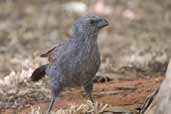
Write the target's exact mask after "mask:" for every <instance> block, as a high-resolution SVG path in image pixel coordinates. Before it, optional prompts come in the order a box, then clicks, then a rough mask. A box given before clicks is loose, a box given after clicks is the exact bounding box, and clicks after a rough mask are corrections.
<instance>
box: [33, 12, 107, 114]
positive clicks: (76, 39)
mask: <svg viewBox="0 0 171 114" xmlns="http://www.w3.org/2000/svg"><path fill="white" fill-rule="evenodd" d="M107 25H108V22H107V21H106V20H105V19H103V18H101V17H99V16H95V15H88V16H82V17H81V18H79V19H78V20H77V21H76V22H75V24H74V26H73V33H72V36H71V38H70V39H69V40H68V41H67V42H66V43H64V44H63V45H60V46H57V47H54V48H53V49H51V50H50V51H48V52H47V53H45V54H42V55H41V56H42V57H48V59H49V64H48V65H43V67H42V66H40V67H39V68H37V69H36V70H35V71H34V72H33V74H32V76H31V79H36V80H33V81H37V80H39V79H40V78H42V77H43V75H45V74H47V75H48V76H49V79H50V81H51V83H50V84H51V90H52V99H51V103H50V105H49V109H48V112H47V114H49V113H50V110H51V108H52V106H53V103H54V101H55V98H56V97H57V96H58V95H59V93H60V92H61V91H63V89H64V88H65V87H74V86H83V87H84V89H85V92H86V93H87V95H88V97H89V98H90V100H91V101H92V102H94V100H93V97H92V89H93V77H94V76H95V74H96V72H97V71H98V69H99V66H100V54H99V49H98V45H97V36H98V32H99V30H100V29H101V28H103V27H105V26H107ZM36 77H38V78H36Z"/></svg>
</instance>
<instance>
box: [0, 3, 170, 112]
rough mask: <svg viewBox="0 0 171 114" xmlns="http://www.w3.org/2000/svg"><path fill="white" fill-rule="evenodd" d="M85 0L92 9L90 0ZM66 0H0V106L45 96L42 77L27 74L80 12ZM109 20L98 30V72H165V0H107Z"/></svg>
mask: <svg viewBox="0 0 171 114" xmlns="http://www.w3.org/2000/svg"><path fill="white" fill-rule="evenodd" d="M81 1H82V2H84V3H85V4H86V5H87V7H88V10H87V11H86V13H92V12H94V10H93V8H92V7H93V4H95V1H93V0H91V1H86V0H81ZM67 2H68V1H66V0H0V63H1V64H0V109H2V108H3V109H4V108H16V107H23V106H25V105H24V104H29V103H30V102H33V101H34V102H35V101H37V100H47V99H48V98H49V92H50V90H49V89H48V88H49V87H48V82H47V80H46V79H44V80H42V81H40V82H38V83H36V84H33V83H32V82H30V80H29V76H30V74H31V72H32V71H33V69H34V68H36V67H37V66H39V65H40V64H43V63H46V61H47V60H46V59H42V58H39V55H40V54H41V53H43V52H45V51H47V50H48V49H49V48H51V47H53V46H55V45H56V44H60V43H62V42H64V41H65V40H67V39H68V38H69V36H70V34H71V25H72V23H73V21H74V20H75V19H76V18H77V17H79V16H80V15H81V14H76V13H71V12H67V11H66V10H65V9H64V7H63V5H64V4H66V3H67ZM106 4H107V6H109V7H110V8H111V10H112V11H111V12H110V14H107V15H105V17H106V18H107V19H108V20H109V23H110V26H109V27H108V28H106V29H105V30H103V31H102V32H101V33H100V35H99V40H98V41H99V45H100V51H101V53H102V65H101V68H100V70H99V72H98V74H97V75H100V76H109V77H111V78H112V79H115V80H120V79H136V78H139V77H141V78H143V77H144V76H149V75H150V76H156V75H158V74H163V73H164V72H165V69H166V66H167V62H168V59H169V57H170V55H171V45H170V44H171V38H170V37H171V32H170V31H171V12H170V11H171V1H170V0H165V1H163V0H127V1H126V0H106Z"/></svg>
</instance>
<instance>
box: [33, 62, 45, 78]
mask: <svg viewBox="0 0 171 114" xmlns="http://www.w3.org/2000/svg"><path fill="white" fill-rule="evenodd" d="M47 66H48V64H45V65H42V66H40V67H38V68H37V69H36V70H34V72H33V73H32V75H31V80H32V81H39V80H40V79H41V78H43V77H44V76H45V74H46V68H47Z"/></svg>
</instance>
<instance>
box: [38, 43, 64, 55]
mask: <svg viewBox="0 0 171 114" xmlns="http://www.w3.org/2000/svg"><path fill="white" fill-rule="evenodd" d="M62 45H63V44H59V45H57V46H55V47H53V48H52V49H50V50H49V51H47V52H46V53H43V54H41V55H40V57H49V55H50V53H51V52H52V51H53V50H54V49H56V48H58V47H60V46H62Z"/></svg>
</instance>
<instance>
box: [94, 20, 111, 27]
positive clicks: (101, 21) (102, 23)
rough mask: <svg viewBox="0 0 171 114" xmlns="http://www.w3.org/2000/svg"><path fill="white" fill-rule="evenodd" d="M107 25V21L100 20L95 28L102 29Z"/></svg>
mask: <svg viewBox="0 0 171 114" xmlns="http://www.w3.org/2000/svg"><path fill="white" fill-rule="evenodd" d="M108 25H109V23H108V21H107V20H106V19H102V20H100V21H99V23H98V25H97V26H98V27H99V28H103V27H105V26H108Z"/></svg>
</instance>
